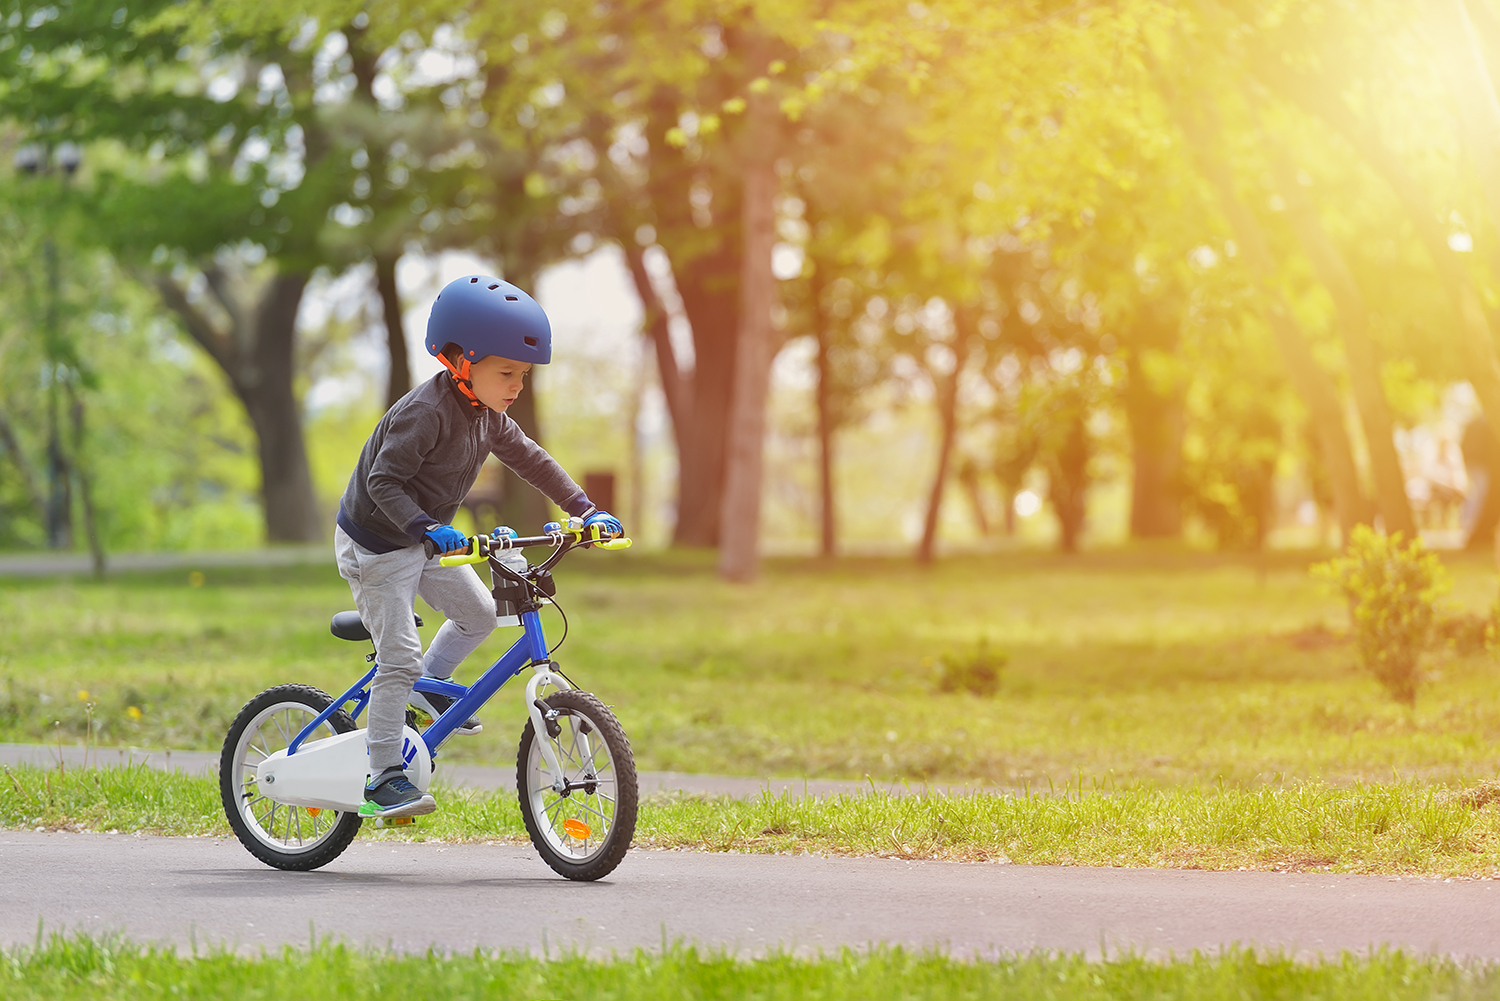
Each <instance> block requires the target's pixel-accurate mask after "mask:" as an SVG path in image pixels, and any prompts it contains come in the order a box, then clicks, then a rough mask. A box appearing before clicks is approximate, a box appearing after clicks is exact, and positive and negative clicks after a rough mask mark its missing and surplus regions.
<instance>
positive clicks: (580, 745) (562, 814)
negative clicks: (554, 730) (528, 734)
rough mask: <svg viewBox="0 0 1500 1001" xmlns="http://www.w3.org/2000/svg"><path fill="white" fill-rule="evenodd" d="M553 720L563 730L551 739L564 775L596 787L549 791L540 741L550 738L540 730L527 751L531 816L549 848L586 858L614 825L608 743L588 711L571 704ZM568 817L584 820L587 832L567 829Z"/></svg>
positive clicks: (614, 795)
mask: <svg viewBox="0 0 1500 1001" xmlns="http://www.w3.org/2000/svg"><path fill="white" fill-rule="evenodd" d="M557 722H558V725H560V726H561V727H562V733H560V734H558V736H557V739H555V740H552V747H553V750H554V751H556V753H557V759H558V762H559V763H560V764H561V765H562V769H563V777H564V778H566V779H568V780H570V781H572V782H574V783H581V782H591V783H592V786H593V790H594V791H593V792H588V791H587V790H586V789H573V790H571V791H570V792H569V794H568V795H566V796H564V795H563V794H561V793H558V792H554V791H553V789H552V772H551V770H550V769H549V768H548V767H547V762H546V760H545V759H544V758H543V757H542V752H541V741H543V740H548V739H550V738H548V737H547V735H546V734H545V733H541V734H537V735H536V739H534V740H532V742H531V747H530V749H529V750H528V752H527V755H526V795H527V799H528V801H529V802H530V804H531V817H532V820H534V821H535V822H536V826H537V828H538V829H539V830H540V831H541V835H542V838H543V839H545V840H546V842H547V844H548V845H549V846H551V848H552V850H553V851H554V852H556V853H557V854H558V855H561V856H562V857H563V858H566V859H568V860H570V861H573V862H587V861H588V860H589V859H591V858H593V857H594V856H596V855H598V854H599V853H600V852H601V851H603V850H604V845H605V842H606V841H608V840H609V834H610V832H611V831H613V830H614V826H615V803H616V800H617V798H618V784H617V782H616V778H615V760H614V757H613V756H612V755H611V754H610V750H609V744H608V743H607V742H606V741H605V740H604V738H603V737H602V736H600V733H599V725H598V724H597V723H596V722H594V721H593V720H592V719H590V718H589V717H588V716H586V715H583V714H582V713H579V712H578V710H576V709H570V710H568V711H567V712H566V713H559V714H558V717H557ZM583 722H587V723H588V727H589V731H590V732H589V733H587V734H585V733H583V732H582V728H581V727H580V725H579V724H580V723H583ZM569 820H572V821H575V822H582V823H583V824H584V825H585V826H586V827H587V828H588V834H587V836H585V837H578V836H576V831H577V828H575V831H574V832H572V833H570V832H569V831H568V830H567V829H566V826H565V825H567V822H568V821H569ZM569 826H571V825H569Z"/></svg>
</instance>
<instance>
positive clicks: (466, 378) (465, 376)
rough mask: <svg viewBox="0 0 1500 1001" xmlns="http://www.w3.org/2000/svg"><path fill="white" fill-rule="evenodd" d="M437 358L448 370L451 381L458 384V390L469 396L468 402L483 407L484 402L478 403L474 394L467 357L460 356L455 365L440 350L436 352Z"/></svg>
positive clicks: (477, 398)
mask: <svg viewBox="0 0 1500 1001" xmlns="http://www.w3.org/2000/svg"><path fill="white" fill-rule="evenodd" d="M437 360H438V361H440V362H442V363H443V367H444V368H446V369H447V370H448V374H449V375H451V376H453V381H454V383H455V384H456V385H457V386H458V391H459V392H460V393H462V394H464V395H465V396H467V397H468V398H469V404H470V405H471V406H475V407H479V408H481V409H483V408H484V404H483V403H480V402H479V397H477V396H475V395H474V380H473V379H472V378H471V377H470V374H469V372H470V369H471V367H472V366H471V365H470V364H469V359H467V358H460V359H459V362H458V365H457V366H455V365H454V364H453V363H452V362H451V361H449V360H448V356H447V355H445V354H443V353H442V352H441V351H440V352H438V355H437Z"/></svg>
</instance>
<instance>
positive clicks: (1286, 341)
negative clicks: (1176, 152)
mask: <svg viewBox="0 0 1500 1001" xmlns="http://www.w3.org/2000/svg"><path fill="white" fill-rule="evenodd" d="M1179 121H1180V123H1181V125H1182V128H1183V131H1184V133H1186V135H1187V137H1188V140H1189V142H1190V143H1191V144H1192V145H1193V147H1194V152H1195V153H1196V154H1197V157H1198V162H1199V166H1200V167H1201V168H1202V170H1203V173H1204V174H1205V176H1207V178H1208V180H1209V182H1210V183H1211V184H1212V185H1213V187H1214V190H1215V192H1216V193H1217V194H1218V197H1219V205H1220V208H1221V210H1222V211H1223V212H1224V215H1225V217H1226V218H1227V219H1228V220H1229V226H1230V229H1231V230H1233V231H1234V234H1235V239H1236V240H1237V241H1238V242H1239V245H1240V248H1241V250H1242V251H1243V260H1244V262H1245V267H1246V269H1247V270H1248V271H1249V272H1250V274H1251V276H1252V277H1253V278H1254V279H1255V283H1256V285H1257V286H1259V288H1260V292H1261V296H1262V298H1263V300H1264V301H1265V304H1266V311H1265V312H1266V322H1267V324H1268V325H1269V326H1270V328H1271V333H1272V335H1273V336H1274V337H1275V339H1276V344H1277V346H1278V347H1279V348H1280V350H1281V355H1282V359H1283V360H1284V361H1285V362H1286V366H1287V374H1288V375H1289V376H1290V377H1291V380H1292V385H1293V386H1294V387H1295V388H1296V390H1297V395H1299V396H1300V397H1302V401H1303V403H1304V404H1305V405H1306V406H1307V409H1308V414H1309V416H1310V417H1311V419H1312V422H1313V428H1314V429H1315V431H1316V433H1317V436H1318V441H1319V445H1320V446H1321V448H1322V452H1323V457H1324V461H1325V462H1326V464H1327V469H1328V478H1329V481H1330V484H1331V485H1332V488H1333V497H1334V506H1335V508H1336V513H1337V515H1338V519H1339V527H1340V529H1341V530H1342V532H1343V536H1344V538H1345V539H1347V538H1348V537H1349V533H1350V532H1351V531H1353V529H1354V526H1355V525H1359V524H1368V523H1369V522H1370V520H1371V518H1370V514H1371V512H1370V509H1369V503H1368V501H1367V500H1366V499H1365V496H1364V493H1363V491H1362V490H1361V489H1360V485H1359V472H1358V470H1357V469H1356V467H1355V465H1354V451H1353V449H1352V448H1351V447H1350V444H1349V434H1348V431H1347V429H1346V428H1345V427H1344V412H1343V407H1342V405H1341V404H1340V402H1339V396H1338V387H1337V386H1336V385H1335V384H1334V381H1333V379H1332V378H1331V377H1330V376H1329V375H1328V373H1327V372H1325V371H1323V369H1322V368H1321V367H1320V366H1319V365H1318V362H1317V359H1316V358H1314V357H1313V353H1312V347H1311V346H1310V345H1309V344H1308V342H1307V337H1306V335H1305V334H1304V333H1303V332H1302V329H1301V327H1299V326H1298V324H1297V321H1296V318H1295V317H1293V315H1292V311H1291V308H1290V307H1289V306H1288V305H1287V303H1286V300H1285V299H1284V298H1283V297H1282V295H1281V293H1280V292H1279V291H1278V290H1277V289H1276V287H1275V284H1274V279H1275V275H1276V259H1275V257H1274V256H1273V255H1272V253H1271V246H1270V242H1269V241H1268V240H1267V238H1266V235H1265V232H1264V230H1262V229H1261V225H1260V221H1259V220H1257V219H1256V218H1255V215H1254V214H1253V213H1252V212H1251V211H1250V210H1249V209H1248V208H1247V207H1246V206H1245V204H1244V203H1243V202H1241V201H1240V200H1239V198H1238V197H1237V196H1236V194H1235V191H1234V180H1233V176H1232V174H1231V172H1230V168H1229V164H1228V163H1227V162H1225V161H1224V160H1223V159H1222V158H1221V157H1220V156H1219V155H1218V153H1217V152H1216V150H1215V145H1214V143H1215V139H1216V137H1215V136H1214V134H1213V131H1212V130H1211V129H1209V128H1207V127H1206V126H1204V125H1201V124H1199V123H1198V122H1196V121H1195V120H1194V119H1193V116H1192V115H1190V114H1182V113H1180V114H1179Z"/></svg>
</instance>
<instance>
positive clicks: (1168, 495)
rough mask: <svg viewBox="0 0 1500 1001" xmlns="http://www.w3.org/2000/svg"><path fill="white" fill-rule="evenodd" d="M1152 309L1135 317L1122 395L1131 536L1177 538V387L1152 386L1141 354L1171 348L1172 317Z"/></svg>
mask: <svg viewBox="0 0 1500 1001" xmlns="http://www.w3.org/2000/svg"><path fill="white" fill-rule="evenodd" d="M1155 306H1156V304H1155V303H1151V302H1149V301H1148V302H1147V303H1144V304H1143V306H1142V310H1141V313H1140V315H1139V316H1138V317H1137V318H1136V329H1135V331H1134V332H1133V333H1132V336H1131V338H1130V342H1131V344H1132V346H1133V349H1132V350H1131V351H1130V353H1129V354H1128V355H1126V359H1125V373H1126V374H1125V387H1124V392H1123V393H1122V394H1121V398H1122V402H1123V403H1124V406H1125V417H1126V421H1127V423H1128V424H1129V426H1130V454H1131V466H1132V470H1131V483H1130V535H1131V537H1132V538H1135V539H1175V538H1177V537H1178V536H1180V535H1181V534H1182V441H1183V435H1184V432H1185V428H1186V420H1185V417H1184V412H1183V411H1184V403H1183V394H1182V388H1181V387H1180V386H1169V387H1161V386H1155V385H1153V384H1152V383H1151V380H1150V378H1149V376H1148V375H1147V374H1146V371H1145V366H1144V362H1145V354H1146V352H1148V351H1167V352H1170V351H1172V350H1174V349H1175V348H1176V345H1177V332H1178V330H1177V318H1176V316H1174V315H1170V313H1169V312H1168V311H1164V310H1162V309H1159V308H1154V307H1155Z"/></svg>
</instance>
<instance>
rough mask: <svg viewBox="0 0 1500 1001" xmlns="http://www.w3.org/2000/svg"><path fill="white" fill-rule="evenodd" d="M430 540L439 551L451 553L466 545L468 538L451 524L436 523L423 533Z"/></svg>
mask: <svg viewBox="0 0 1500 1001" xmlns="http://www.w3.org/2000/svg"><path fill="white" fill-rule="evenodd" d="M423 534H424V535H426V536H427V537H428V538H429V539H431V540H432V542H433V545H435V546H437V550H438V552H440V553H451V552H453V551H454V550H455V549H463V548H465V547H467V546H468V544H469V538H468V536H466V535H464V533H462V532H460V531H459V530H458V529H456V528H454V527H453V526H452V525H436V526H434V527H432V528H429V529H428V530H427V531H426V532H424V533H423Z"/></svg>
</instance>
